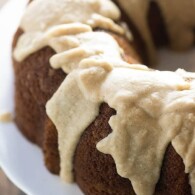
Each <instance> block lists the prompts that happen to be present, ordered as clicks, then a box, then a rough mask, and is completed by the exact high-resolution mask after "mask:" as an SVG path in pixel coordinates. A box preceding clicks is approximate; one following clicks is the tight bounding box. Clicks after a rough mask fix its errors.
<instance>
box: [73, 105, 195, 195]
mask: <svg viewBox="0 0 195 195" xmlns="http://www.w3.org/2000/svg"><path fill="white" fill-rule="evenodd" d="M112 115H115V111H114V110H113V109H111V108H110V107H109V106H108V105H107V104H105V103H104V104H102V105H101V107H100V112H99V116H98V117H97V118H96V120H95V121H94V122H93V123H92V124H91V125H90V126H89V127H88V128H87V129H86V130H85V132H84V134H83V136H82V137H81V139H80V142H79V144H78V146H77V150H76V153H75V157H74V174H75V180H76V182H77V183H78V184H79V186H80V188H81V189H82V190H83V192H84V193H85V194H87V195H89V194H90V195H91V194H93V195H100V194H101V195H102V194H105V195H118V194H120V195H134V194H135V193H134V191H133V188H132V186H131V182H130V181H129V180H128V179H125V178H122V177H120V176H119V175H118V174H117V171H116V165H115V163H114V160H113V158H112V157H111V156H110V155H105V154H102V153H101V152H99V151H98V150H97V149H96V144H97V143H98V142H99V141H101V140H102V139H103V138H105V137H107V135H108V134H109V133H111V132H112V129H111V128H110V126H109V124H108V121H109V119H110V117H111V116H112ZM155 195H191V187H190V185H189V181H188V175H187V174H185V172H184V164H183V162H182V159H181V158H180V156H179V155H178V154H177V153H176V152H175V150H174V149H173V147H172V145H171V144H170V145H169V147H168V148H167V151H166V154H165V157H164V161H163V165H162V169H161V175H160V179H159V181H158V184H157V186H156V189H155Z"/></svg>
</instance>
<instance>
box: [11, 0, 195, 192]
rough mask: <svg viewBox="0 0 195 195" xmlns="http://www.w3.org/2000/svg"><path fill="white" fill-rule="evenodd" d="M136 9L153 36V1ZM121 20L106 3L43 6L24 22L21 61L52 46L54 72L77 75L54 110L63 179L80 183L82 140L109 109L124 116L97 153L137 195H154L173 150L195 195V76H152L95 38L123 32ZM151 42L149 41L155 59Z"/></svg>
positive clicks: (50, 109) (52, 103)
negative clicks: (76, 162) (76, 167)
mask: <svg viewBox="0 0 195 195" xmlns="http://www.w3.org/2000/svg"><path fill="white" fill-rule="evenodd" d="M43 2H44V3H43ZM136 2H137V3H136ZM81 3H82V6H81ZM132 3H133V4H132V7H134V8H136V9H140V8H139V7H136V6H138V5H141V6H143V7H142V8H143V10H144V11H143V12H142V13H138V15H139V16H138V15H136V16H138V18H137V19H138V20H140V21H141V24H140V27H139V28H140V29H141V27H143V26H144V29H145V28H146V29H147V26H145V22H146V21H145V20H143V18H144V16H146V15H145V14H146V13H145V12H146V10H147V9H148V5H149V0H148V1H145V3H143V2H142V4H141V0H137V1H132ZM62 7H63V8H62ZM130 9H131V8H130ZM141 10H142V9H141ZM132 12H134V10H133V9H132ZM35 13H36V17H35ZM72 13H74V14H72ZM82 13H83V15H82ZM134 14H136V13H135V12H134V13H132V16H133V17H135V16H134ZM119 15H120V14H118V11H117V8H116V7H115V6H114V5H113V4H112V3H111V2H110V1H106V0H104V1H103V0H85V1H84V0H75V1H69V0H58V1H54V0H51V1H43V0H35V1H33V3H32V4H31V5H30V6H29V8H28V9H27V11H26V13H25V16H24V18H23V20H22V23H21V26H22V28H23V30H24V31H25V33H24V35H22V36H21V38H20V40H19V42H18V45H17V47H16V49H15V52H14V56H15V58H16V59H17V60H18V61H20V60H23V59H24V58H26V57H27V56H28V55H30V54H31V53H34V52H36V51H37V50H39V49H41V48H43V47H45V46H50V47H52V48H53V49H54V50H55V51H56V53H57V54H55V55H54V56H53V57H52V58H51V59H50V63H51V66H52V67H53V68H62V69H63V70H64V71H65V72H66V73H69V75H68V76H67V77H66V79H65V80H64V82H63V83H62V84H61V86H60V87H59V89H58V90H57V91H56V93H55V94H54V95H53V97H52V98H51V99H50V100H49V101H48V103H47V105H46V110H47V114H48V116H49V117H50V119H51V120H52V121H53V123H54V124H55V126H56V127H57V130H58V142H59V151H60V159H61V162H60V165H61V173H60V175H61V177H62V178H63V179H64V180H66V181H68V182H72V181H73V174H72V169H73V165H72V162H73V156H74V152H75V149H76V146H77V143H78V142H79V139H80V136H81V135H82V133H83V132H84V130H85V129H86V127H87V126H88V125H89V124H90V123H91V122H92V121H93V120H94V119H95V117H96V116H97V115H98V109H99V105H100V104H101V103H102V102H107V103H108V104H109V106H110V107H112V108H114V109H115V110H116V112H117V114H116V115H115V116H113V117H111V119H110V122H109V123H110V125H111V127H112V129H113V132H112V133H111V134H110V135H109V136H108V137H107V138H105V139H103V140H102V141H100V142H99V143H98V144H97V149H98V150H99V151H101V152H103V153H106V154H111V155H112V157H113V159H114V160H115V163H116V167H117V171H118V174H119V175H121V176H122V177H126V178H128V179H129V180H130V181H131V182H132V185H133V188H134V190H135V192H136V194H138V195H151V194H152V193H153V192H154V189H155V185H156V183H157V181H158V178H159V174H160V168H161V165H162V160H163V156H164V153H165V150H166V147H167V145H168V144H169V143H170V142H172V144H173V146H174V148H175V150H176V151H177V152H178V154H179V155H180V156H181V157H182V158H183V160H184V164H185V168H186V169H185V171H186V173H189V174H190V183H191V186H192V190H193V193H194V194H195V158H194V157H195V154H194V153H195V150H194V149H195V142H194V140H195V139H194V135H195V128H194V127H195V74H194V73H186V72H185V71H181V70H180V71H178V72H176V73H174V72H160V71H152V70H150V69H149V68H147V67H146V66H143V65H130V64H127V63H126V62H124V61H123V59H122V57H121V54H122V52H123V51H122V50H121V48H120V47H119V46H118V44H117V43H116V41H115V40H114V39H113V38H112V37H111V36H110V35H108V34H107V33H104V32H93V31H92V28H94V27H97V26H98V27H104V28H105V27H106V28H107V29H112V30H114V31H117V32H119V31H121V30H119V29H121V28H120V27H119V26H117V25H116V24H114V23H113V22H112V20H111V19H117V18H119ZM78 16H79V17H78ZM75 22H76V23H75ZM94 23H95V24H94ZM96 24H97V25H96ZM146 29H145V32H146V34H147V33H149V32H148V31H147V30H146ZM121 32H122V31H121ZM149 37H150V36H149V34H148V35H147V36H146V37H145V40H147V39H148V44H151V46H150V49H151V51H150V52H151V54H152V53H153V51H154V50H153V45H152V43H150V40H149ZM146 162H147V163H146Z"/></svg>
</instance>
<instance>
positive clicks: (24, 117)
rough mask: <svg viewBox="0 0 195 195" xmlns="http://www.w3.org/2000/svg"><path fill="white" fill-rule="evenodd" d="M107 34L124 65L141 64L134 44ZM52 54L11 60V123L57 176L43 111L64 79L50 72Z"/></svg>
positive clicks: (52, 132) (53, 134)
mask: <svg viewBox="0 0 195 195" xmlns="http://www.w3.org/2000/svg"><path fill="white" fill-rule="evenodd" d="M22 33H23V32H22V30H21V29H19V30H18V31H17V32H16V35H15V38H14V41H13V48H14V47H15V46H16V43H17V40H18V38H19V37H20V35H21V34H22ZM109 33H110V34H111V35H112V36H113V37H114V38H115V39H116V41H117V42H118V44H119V45H120V46H121V48H123V50H124V56H123V57H124V59H125V60H126V61H127V62H129V63H138V62H141V57H140V56H139V55H138V54H137V52H136V50H135V49H134V48H135V45H136V44H135V43H133V42H132V43H130V42H129V41H128V40H127V39H125V38H124V37H122V36H119V35H117V34H115V33H111V32H109ZM54 54H55V52H54V51H53V50H52V49H51V48H49V47H45V48H43V49H41V50H40V51H38V52H36V53H34V54H32V55H30V56H29V57H28V58H26V59H25V60H24V61H22V62H17V61H15V60H14V59H13V63H14V71H15V105H16V106H15V112H16V118H15V121H16V124H17V125H18V127H19V129H20V130H21V132H22V133H23V135H24V136H25V137H27V138H28V139H29V140H30V141H31V142H33V143H35V144H37V145H39V146H40V147H42V149H43V152H44V158H45V164H46V166H47V168H48V169H49V170H50V171H51V172H52V173H54V174H59V170H60V168H59V153H58V143H57V130H56V128H55V126H54V125H53V124H52V122H51V121H50V120H49V118H48V117H47V115H46V110H45V105H46V103H47V101H48V100H49V99H50V98H51V97H52V96H53V94H54V93H55V92H56V91H57V89H58V87H59V86H60V84H61V83H62V81H63V80H64V79H65V77H66V74H65V73H64V72H63V71H62V70H61V69H58V70H54V69H53V68H51V66H50V64H49V59H50V57H52V56H53V55H54ZM127 54H128V55H127ZM129 54H131V55H129Z"/></svg>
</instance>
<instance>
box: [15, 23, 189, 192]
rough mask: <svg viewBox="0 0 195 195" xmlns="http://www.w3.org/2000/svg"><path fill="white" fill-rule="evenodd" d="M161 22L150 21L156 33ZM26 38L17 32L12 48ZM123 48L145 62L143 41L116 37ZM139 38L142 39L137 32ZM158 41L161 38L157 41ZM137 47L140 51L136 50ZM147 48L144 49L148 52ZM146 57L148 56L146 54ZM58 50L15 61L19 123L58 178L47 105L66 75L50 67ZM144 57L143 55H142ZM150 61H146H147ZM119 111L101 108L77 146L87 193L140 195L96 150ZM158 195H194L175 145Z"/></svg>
mask: <svg viewBox="0 0 195 195" xmlns="http://www.w3.org/2000/svg"><path fill="white" fill-rule="evenodd" d="M155 25H156V22H154V23H151V26H153V29H154V31H155V29H157V28H156V26H155ZM21 34H22V31H21V30H18V32H17V33H16V36H15V39H14V44H13V47H15V44H16V42H17V39H18V38H19V36H20V35H21ZM112 35H113V37H115V39H116V40H117V41H118V43H119V44H120V46H121V47H122V48H123V49H124V51H125V55H124V59H125V60H127V61H128V62H129V63H137V62H140V61H141V59H142V58H141V57H140V56H141V55H140V53H142V49H139V52H140V53H139V52H138V53H139V54H137V52H136V51H137V48H140V46H141V45H142V47H143V48H144V45H143V42H142V41H141V39H139V38H136V39H135V40H136V42H135V43H134V44H133V45H132V44H129V43H128V42H127V40H125V39H124V38H122V37H120V36H118V35H114V34H112ZM134 35H135V37H139V35H136V33H135V34H134ZM156 39H158V38H156ZM135 48H136V49H135ZM143 50H144V49H143ZM143 53H144V52H143ZM53 54H54V51H53V50H52V49H51V48H49V47H46V48H43V49H42V50H40V51H38V52H36V53H34V54H32V55H30V56H29V57H28V58H27V59H26V60H24V61H23V62H21V63H19V62H16V61H14V70H15V76H16V77H15V86H16V90H15V102H16V109H15V110H16V119H15V120H16V123H17V125H18V127H19V129H20V130H21V132H22V133H23V134H24V135H25V136H26V137H27V138H28V139H29V140H30V141H32V142H34V143H36V144H38V145H39V146H41V147H42V149H43V151H44V157H45V164H46V166H47V168H48V169H49V170H50V171H51V172H52V173H55V174H58V173H59V153H58V143H57V130H56V128H55V126H54V125H53V123H52V122H51V121H50V120H49V118H48V117H47V115H46V112H45V104H46V102H47V101H48V100H49V99H50V98H51V96H52V95H53V93H54V92H55V91H56V90H57V89H58V87H59V85H60V84H61V82H62V81H63V80H64V79H65V77H66V75H65V73H63V72H62V71H61V70H54V69H52V68H51V67H50V64H49V58H50V57H51V56H52V55H53ZM142 57H143V55H142ZM144 62H145V59H144ZM114 114H115V111H114V110H113V109H112V108H110V107H109V106H108V105H107V104H102V105H101V107H100V113H99V116H98V117H97V118H96V120H95V121H94V122H93V123H92V124H90V125H89V127H88V128H87V129H86V131H85V132H84V134H83V136H82V137H81V139H80V142H79V144H78V146H77V149H76V152H75V157H74V176H75V180H76V182H77V183H78V185H79V186H80V188H81V189H82V190H83V192H84V193H85V194H90V195H91V194H93V195H102V194H103V195H104V194H105V195H106V194H110V195H115V194H116V195H118V194H120V195H133V194H135V193H134V191H133V189H132V186H131V183H130V181H129V180H128V179H125V178H122V177H120V176H119V175H118V174H117V172H116V166H115V163H114V161H113V159H112V157H111V156H110V155H105V154H103V153H100V152H99V151H97V150H96V144H97V142H98V141H100V140H101V139H103V138H104V137H106V136H107V135H108V134H109V133H111V131H112V130H111V128H110V126H109V124H108V120H109V119H110V117H111V116H112V115H114ZM155 194H156V195H190V194H191V187H190V185H189V181H188V175H187V174H185V173H184V164H183V162H182V159H181V158H180V157H179V155H178V154H177V153H176V152H175V150H174V149H173V147H172V146H171V145H170V146H169V147H168V149H167V151H166V154H165V158H164V161H163V166H162V170H161V176H160V180H159V182H158V184H157V186H156V190H155Z"/></svg>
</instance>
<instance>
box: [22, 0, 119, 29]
mask: <svg viewBox="0 0 195 195" xmlns="http://www.w3.org/2000/svg"><path fill="white" fill-rule="evenodd" d="M35 13H36V14H35ZM97 15H98V16H99V17H100V18H98V17H96V16H97ZM97 18H98V19H97ZM119 18H120V11H119V9H118V8H117V7H116V6H115V5H114V4H113V3H112V2H111V1H110V0H57V1H56V0H49V1H44V3H43V0H36V1H33V2H32V3H31V4H30V5H29V6H28V8H27V9H26V11H25V14H24V16H23V18H22V21H21V27H22V29H23V30H24V31H25V32H35V31H45V30H47V29H48V28H50V27H51V26H54V25H59V24H67V23H74V22H81V23H86V24H89V25H91V24H92V26H93V27H101V25H106V24H105V23H107V21H108V20H109V19H111V20H118V19H119ZM96 20H102V21H103V22H98V24H99V25H96ZM109 22H112V21H110V20H109Z"/></svg>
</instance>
